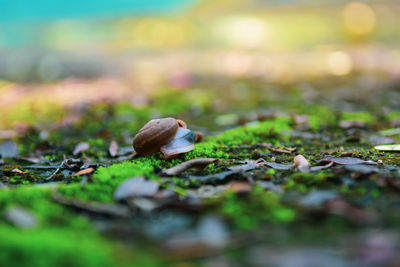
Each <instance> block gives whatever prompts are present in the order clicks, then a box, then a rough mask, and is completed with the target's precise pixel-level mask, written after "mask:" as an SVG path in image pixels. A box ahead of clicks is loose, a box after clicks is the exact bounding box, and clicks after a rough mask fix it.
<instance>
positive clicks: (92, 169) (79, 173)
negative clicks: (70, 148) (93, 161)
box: [73, 167, 94, 176]
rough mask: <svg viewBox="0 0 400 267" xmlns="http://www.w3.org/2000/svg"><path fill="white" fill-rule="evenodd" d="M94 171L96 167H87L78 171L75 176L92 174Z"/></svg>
mask: <svg viewBox="0 0 400 267" xmlns="http://www.w3.org/2000/svg"><path fill="white" fill-rule="evenodd" d="M93 172H94V168H92V167H90V168H86V169H83V170H80V171H78V172H77V173H75V174H74V175H73V176H83V175H89V174H92V173H93Z"/></svg>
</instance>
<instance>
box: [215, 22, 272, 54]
mask: <svg viewBox="0 0 400 267" xmlns="http://www.w3.org/2000/svg"><path fill="white" fill-rule="evenodd" d="M268 33H269V28H268V25H267V23H266V22H265V21H263V20H262V19H259V18H255V17H241V16H239V17H228V18H226V19H223V20H221V21H220V23H218V25H217V26H216V34H217V36H219V38H222V39H223V41H225V42H226V43H227V44H229V45H232V46H234V47H239V48H245V49H252V48H260V47H262V46H264V45H265V43H266V41H267V37H268Z"/></svg>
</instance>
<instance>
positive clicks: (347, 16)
mask: <svg viewBox="0 0 400 267" xmlns="http://www.w3.org/2000/svg"><path fill="white" fill-rule="evenodd" d="M343 22H344V25H345V27H346V29H347V30H348V31H349V32H350V33H352V34H354V35H365V34H368V33H371V32H372V31H373V30H374V29H375V25H376V15H375V12H374V10H373V9H372V8H371V7H370V6H369V5H367V4H365V3H362V2H350V3H348V4H347V5H345V7H344V9H343Z"/></svg>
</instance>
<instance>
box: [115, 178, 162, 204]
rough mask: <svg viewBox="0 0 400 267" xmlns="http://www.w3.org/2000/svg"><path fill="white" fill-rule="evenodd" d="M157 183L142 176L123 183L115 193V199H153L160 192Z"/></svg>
mask: <svg viewBox="0 0 400 267" xmlns="http://www.w3.org/2000/svg"><path fill="white" fill-rule="evenodd" d="M158 187H159V184H158V182H156V181H152V180H146V179H145V178H144V177H142V176H138V177H132V178H129V179H127V180H125V181H123V182H122V183H121V184H120V185H119V186H118V187H117V189H116V190H115V191H114V199H115V200H122V199H125V198H130V197H151V196H153V195H154V194H155V193H157V191H158Z"/></svg>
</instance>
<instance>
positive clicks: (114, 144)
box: [108, 140, 119, 157]
mask: <svg viewBox="0 0 400 267" xmlns="http://www.w3.org/2000/svg"><path fill="white" fill-rule="evenodd" d="M118 151H119V146H118V143H117V142H116V141H114V140H113V141H111V144H110V147H109V148H108V153H109V154H110V156H111V157H116V156H118Z"/></svg>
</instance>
